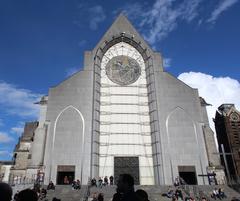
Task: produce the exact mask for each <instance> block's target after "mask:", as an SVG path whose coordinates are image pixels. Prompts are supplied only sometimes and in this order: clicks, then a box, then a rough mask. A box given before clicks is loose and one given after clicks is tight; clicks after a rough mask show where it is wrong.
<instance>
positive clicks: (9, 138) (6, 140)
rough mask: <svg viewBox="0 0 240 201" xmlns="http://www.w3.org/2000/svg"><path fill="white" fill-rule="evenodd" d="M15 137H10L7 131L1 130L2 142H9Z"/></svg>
mask: <svg viewBox="0 0 240 201" xmlns="http://www.w3.org/2000/svg"><path fill="white" fill-rule="evenodd" d="M13 140H14V139H13V138H12V137H10V136H9V135H8V134H7V133H4V132H0V143H8V142H11V141H13Z"/></svg>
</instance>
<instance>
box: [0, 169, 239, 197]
mask: <svg viewBox="0 0 240 201" xmlns="http://www.w3.org/2000/svg"><path fill="white" fill-rule="evenodd" d="M113 181H114V178H113V177H112V176H111V177H109V178H108V177H104V178H103V179H102V178H99V179H98V181H97V180H96V179H95V178H93V179H92V180H91V186H94V187H102V186H106V185H113ZM72 188H73V189H76V190H77V189H80V188H81V184H80V180H76V181H73V182H72ZM47 190H55V185H54V183H53V182H52V181H50V182H49V184H48V186H47V189H45V188H41V187H40V185H39V184H38V183H36V184H35V185H34V188H33V189H25V190H22V191H20V192H17V193H16V194H15V195H14V197H13V200H14V201H28V200H29V201H37V200H43V199H44V198H46V196H47ZM162 196H164V197H168V198H169V199H171V200H172V201H179V200H181V201H183V200H184V201H195V199H194V198H193V197H187V196H183V192H182V190H181V188H180V186H179V185H174V186H170V187H169V188H168V191H167V192H166V193H163V194H162ZM211 197H212V198H213V199H215V200H216V199H220V200H221V199H224V198H227V196H226V194H225V193H224V190H223V189H222V188H219V189H217V188H215V189H214V190H213V191H212V193H211ZM0 198H1V199H0V200H1V201H11V200H12V188H11V186H9V185H8V184H6V183H0ZM91 198H92V201H104V194H103V193H96V192H95V193H93V194H92V195H91ZM198 200H199V199H198ZM200 200H201V201H207V199H206V198H205V197H202V198H201V199H200ZM52 201H61V200H60V199H57V198H55V197H54V198H53V199H52ZM112 201H149V198H148V194H147V192H146V191H144V190H143V189H138V190H136V191H135V190H134V179H133V177H132V176H131V175H129V174H121V175H120V176H119V179H118V181H117V189H116V193H115V194H114V195H113V198H112ZM231 201H240V200H239V199H237V198H233V199H232V200H231Z"/></svg>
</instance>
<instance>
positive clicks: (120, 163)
mask: <svg viewBox="0 0 240 201" xmlns="http://www.w3.org/2000/svg"><path fill="white" fill-rule="evenodd" d="M162 63H163V62H162V57H161V55H160V54H159V53H158V52H155V51H153V50H152V49H151V47H149V45H148V44H147V43H146V42H145V41H144V40H143V38H142V37H141V36H140V35H139V34H138V32H137V31H136V30H135V28H134V27H133V26H132V25H131V23H130V22H129V21H128V19H127V18H126V17H124V16H123V15H120V16H119V17H118V18H117V19H116V20H115V22H114V23H113V24H112V26H111V27H110V28H109V30H108V31H107V32H106V33H105V34H104V36H103V37H102V39H101V40H100V41H99V43H98V44H97V45H96V47H95V48H94V49H93V50H92V51H86V52H85V55H84V68H83V70H81V71H79V72H77V73H75V74H74V75H72V76H71V77H69V78H68V79H66V80H65V81H63V82H62V83H60V84H58V85H57V86H55V87H51V88H50V89H49V93H48V95H47V96H45V97H43V98H42V100H41V101H40V102H39V103H38V104H39V105H40V108H41V112H40V118H39V122H38V125H37V128H36V129H35V130H34V132H32V141H31V143H30V144H31V146H30V147H29V156H28V157H27V161H28V162H27V165H25V169H26V175H33V174H36V173H37V172H42V173H43V174H44V183H46V184H47V183H48V182H49V181H53V182H54V183H57V184H62V182H63V180H64V178H66V177H67V178H68V179H69V180H73V179H80V180H81V182H82V183H83V184H86V183H87V182H88V180H89V178H93V177H95V178H98V177H99V176H100V177H104V176H111V175H113V176H114V177H115V179H117V178H118V176H119V174H121V173H130V174H132V175H133V176H134V178H135V182H136V184H141V185H154V184H156V185H171V184H172V183H173V181H174V179H175V178H176V177H177V176H180V177H182V178H183V179H184V180H185V181H186V182H187V183H189V184H207V183H208V182H207V178H206V177H204V176H203V175H206V174H207V168H208V167H209V164H218V163H219V161H218V158H217V157H216V155H214V154H213V152H216V146H215V143H214V137H213V133H212V131H211V129H210V127H209V122H208V117H207V113H206V105H207V104H206V102H205V101H204V99H202V98H200V97H199V95H198V90H197V89H193V88H191V87H189V86H188V85H186V84H185V83H183V82H182V81H180V80H178V79H177V78H175V77H174V76H172V75H171V74H169V73H167V72H165V71H164V69H163V64H162ZM15 152H17V150H15ZM14 168H15V170H16V171H17V168H16V166H15V167H13V170H14Z"/></svg>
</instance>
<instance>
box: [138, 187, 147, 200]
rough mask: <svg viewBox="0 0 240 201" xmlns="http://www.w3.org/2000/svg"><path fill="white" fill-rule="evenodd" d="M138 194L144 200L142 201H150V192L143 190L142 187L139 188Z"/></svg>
mask: <svg viewBox="0 0 240 201" xmlns="http://www.w3.org/2000/svg"><path fill="white" fill-rule="evenodd" d="M136 194H137V196H138V197H139V198H140V199H141V200H142V201H149V200H148V194H147V192H146V191H144V190H142V189H138V190H137V191H136Z"/></svg>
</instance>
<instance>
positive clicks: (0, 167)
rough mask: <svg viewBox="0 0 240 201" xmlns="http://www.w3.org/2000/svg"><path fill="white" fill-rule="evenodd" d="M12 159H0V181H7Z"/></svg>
mask: <svg viewBox="0 0 240 201" xmlns="http://www.w3.org/2000/svg"><path fill="white" fill-rule="evenodd" d="M11 167H12V161H0V182H8V181H9V177H10V169H11Z"/></svg>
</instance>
